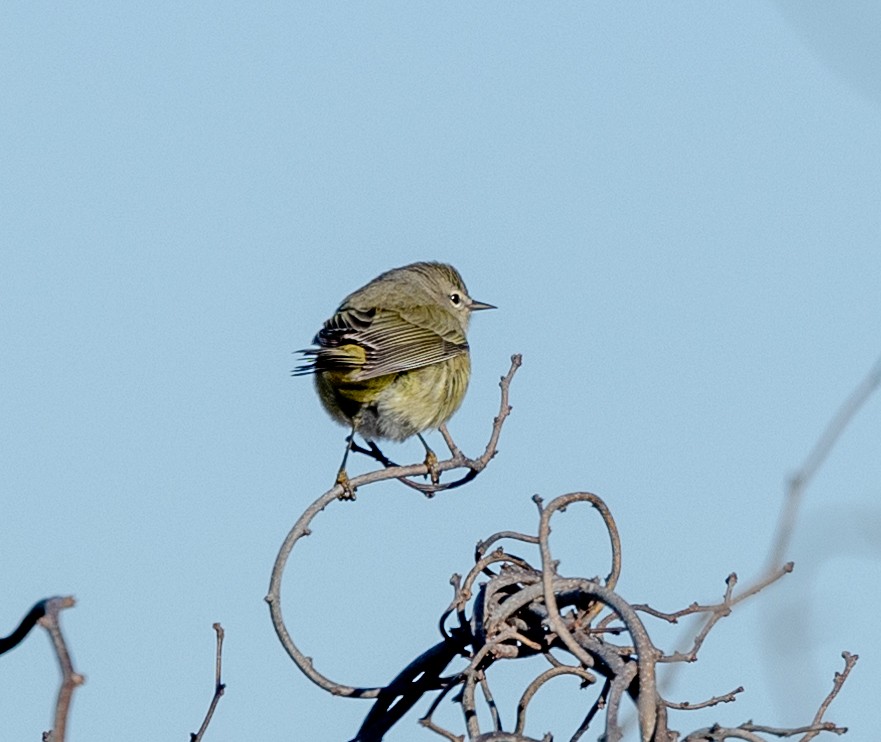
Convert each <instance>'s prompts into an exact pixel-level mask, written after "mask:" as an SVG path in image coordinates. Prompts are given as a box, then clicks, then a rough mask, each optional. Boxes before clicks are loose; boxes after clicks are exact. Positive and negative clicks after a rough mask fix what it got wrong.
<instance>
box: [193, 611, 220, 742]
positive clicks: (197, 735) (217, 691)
mask: <svg viewBox="0 0 881 742" xmlns="http://www.w3.org/2000/svg"><path fill="white" fill-rule="evenodd" d="M213 628H214V631H215V633H216V634H217V650H216V653H215V660H214V696H213V697H212V698H211V703H210V704H209V706H208V713H206V714H205V719H204V720H203V721H202V726H200V727H199V731H198V732H196V733H195V734H192V733H191V734H190V742H200V740H201V739H202V737H203V735H204V734H205V730H206V729H208V725H209V724H210V723H211V719H212V717H213V716H214V709H216V708H217V704H218V703H219V702H220V697H221V696H222V695H223V692H224V691H225V690H226V685H225V684H224V683H223V682H221V679H220V670H221V663H222V659H223V636H224V633H223V627H222V626H221V625H220V624H219V623H215V624H213Z"/></svg>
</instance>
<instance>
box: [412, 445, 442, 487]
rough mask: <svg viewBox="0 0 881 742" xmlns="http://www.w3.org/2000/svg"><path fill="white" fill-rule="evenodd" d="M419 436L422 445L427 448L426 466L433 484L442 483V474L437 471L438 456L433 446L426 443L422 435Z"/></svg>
mask: <svg viewBox="0 0 881 742" xmlns="http://www.w3.org/2000/svg"><path fill="white" fill-rule="evenodd" d="M416 435H417V436H419V440H420V441H422V445H423V446H425V466H427V467H428V474H429V476H430V477H431V483H432V484H439V483H440V472H439V471H438V470H437V454H435V452H434V451H432V450H431V446H429V445H428V443H426V442H425V438H423V437H422V433H417V434H416Z"/></svg>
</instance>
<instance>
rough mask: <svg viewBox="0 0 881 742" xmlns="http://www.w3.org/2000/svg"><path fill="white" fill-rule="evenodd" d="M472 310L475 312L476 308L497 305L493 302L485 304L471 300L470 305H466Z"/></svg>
mask: <svg viewBox="0 0 881 742" xmlns="http://www.w3.org/2000/svg"><path fill="white" fill-rule="evenodd" d="M468 308H469V309H470V310H471V311H472V312H476V311H477V310H478V309H498V307H497V306H494V305H493V304H486V303H485V302H482V301H475V300H474V299H472V300H471V305H470V306H469V307H468Z"/></svg>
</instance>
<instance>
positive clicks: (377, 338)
mask: <svg viewBox="0 0 881 742" xmlns="http://www.w3.org/2000/svg"><path fill="white" fill-rule="evenodd" d="M437 315H438V312H437V310H436V309H435V310H433V311H432V310H430V309H428V308H426V307H406V308H403V309H392V310H389V309H385V310H377V309H371V310H359V309H355V308H352V307H345V308H341V309H340V310H339V311H338V312H337V313H336V314H335V315H334V316H333V317H331V318H330V319H329V320H328V321H327V322H325V323H324V327H322V329H321V330H320V331H319V332H318V334H317V335H316V336H315V341H314V342H315V343H316V344H317V345H318V346H319V347H318V348H315V349H311V350H307V351H303V353H304V355H305V356H307V357H308V358H309V359H310V360H309V361H308V362H307V363H306V364H304V365H302V366H300V367H299V368H297V369H296V371H295V373H301V374H302V373H311V372H314V371H325V370H335V371H357V374H356V375H355V376H354V377H353V378H354V379H358V380H367V379H373V378H376V377H377V376H385V375H386V374H393V373H399V372H401V371H409V370H411V369H414V368H420V367H422V366H428V365H430V364H432V363H440V362H441V361H444V360H447V359H448V358H453V357H454V356H457V355H460V354H462V353H466V352H467V351H468V343H467V341H466V340H465V334H464V332H463V331H462V329H461V327H460V326H459V324H458V322H457V321H455V320H454V319H452V318H447V317H445V316H443V315H440V316H437ZM445 320H447V321H445Z"/></svg>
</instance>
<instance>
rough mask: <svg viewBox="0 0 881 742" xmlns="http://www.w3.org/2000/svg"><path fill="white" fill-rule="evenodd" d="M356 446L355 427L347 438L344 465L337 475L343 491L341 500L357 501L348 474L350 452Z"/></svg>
mask: <svg viewBox="0 0 881 742" xmlns="http://www.w3.org/2000/svg"><path fill="white" fill-rule="evenodd" d="M354 444H355V426H354V425H353V426H352V432H351V434H350V435H349V436H348V437H347V438H346V451H345V453H344V454H343V460H342V463H340V470H339V471H338V472H337V475H336V484H339V485H341V486H342V488H343V491H342V493H341V494H340V500H354V499H355V488H354V487H353V486H352V484H351V482H349V475H348V474H347V473H346V461H348V459H349V451H351V450H352V447H353V446H354Z"/></svg>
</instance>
